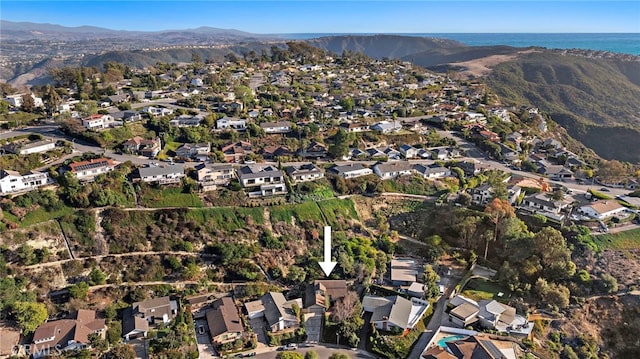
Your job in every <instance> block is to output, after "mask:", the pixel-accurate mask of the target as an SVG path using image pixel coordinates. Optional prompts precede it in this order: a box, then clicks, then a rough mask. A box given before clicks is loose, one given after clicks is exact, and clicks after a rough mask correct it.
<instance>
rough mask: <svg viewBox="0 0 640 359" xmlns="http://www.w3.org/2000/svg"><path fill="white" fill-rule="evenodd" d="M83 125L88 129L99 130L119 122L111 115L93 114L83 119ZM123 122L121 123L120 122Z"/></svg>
mask: <svg viewBox="0 0 640 359" xmlns="http://www.w3.org/2000/svg"><path fill="white" fill-rule="evenodd" d="M81 121H82V126H84V128H86V129H87V130H99V129H103V128H109V127H110V126H114V125H116V124H118V122H117V121H115V119H114V118H113V116H111V115H101V114H96V115H91V116H89V117H85V118H83V119H82V120H81ZM120 124H121V123H120Z"/></svg>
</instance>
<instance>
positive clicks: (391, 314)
mask: <svg viewBox="0 0 640 359" xmlns="http://www.w3.org/2000/svg"><path fill="white" fill-rule="evenodd" d="M411 307H412V305H411V301H409V300H407V299H405V298H403V297H401V296H399V295H397V296H395V297H392V298H391V302H390V303H388V304H386V305H383V306H380V307H378V308H376V309H375V311H374V312H373V315H372V316H371V321H372V322H377V321H381V320H385V319H386V320H387V321H388V322H389V323H391V324H393V325H395V326H397V327H400V328H407V326H408V325H409V316H410V315H411Z"/></svg>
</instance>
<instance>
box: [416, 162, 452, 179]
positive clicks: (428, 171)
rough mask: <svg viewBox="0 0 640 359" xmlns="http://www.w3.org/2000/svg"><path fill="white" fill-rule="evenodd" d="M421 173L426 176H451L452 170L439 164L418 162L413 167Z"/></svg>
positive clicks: (431, 177) (432, 177)
mask: <svg viewBox="0 0 640 359" xmlns="http://www.w3.org/2000/svg"><path fill="white" fill-rule="evenodd" d="M413 168H414V169H415V171H416V172H418V174H419V175H421V176H422V177H424V178H429V179H434V178H444V177H449V176H451V170H450V169H448V168H445V167H441V166H438V165H437V164H435V163H434V164H431V165H426V166H425V165H423V164H417V165H415V166H414V167H413Z"/></svg>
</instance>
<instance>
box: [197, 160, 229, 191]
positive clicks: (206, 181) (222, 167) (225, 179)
mask: <svg viewBox="0 0 640 359" xmlns="http://www.w3.org/2000/svg"><path fill="white" fill-rule="evenodd" d="M195 169H196V173H197V176H198V183H200V187H202V190H203V191H205V192H206V191H213V190H215V189H216V188H217V186H226V185H228V184H229V182H230V181H231V179H232V178H233V177H234V176H235V171H234V169H233V166H232V165H231V164H228V163H208V164H204V163H201V164H199V165H197V166H196V167H195Z"/></svg>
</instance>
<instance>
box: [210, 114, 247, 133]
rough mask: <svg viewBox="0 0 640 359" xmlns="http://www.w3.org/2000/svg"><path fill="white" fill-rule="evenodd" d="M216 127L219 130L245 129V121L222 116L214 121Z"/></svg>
mask: <svg viewBox="0 0 640 359" xmlns="http://www.w3.org/2000/svg"><path fill="white" fill-rule="evenodd" d="M216 128H217V129H219V130H227V129H231V130H236V131H244V130H246V129H247V121H245V120H241V119H238V118H234V117H223V118H221V119H219V120H218V121H216Z"/></svg>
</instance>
